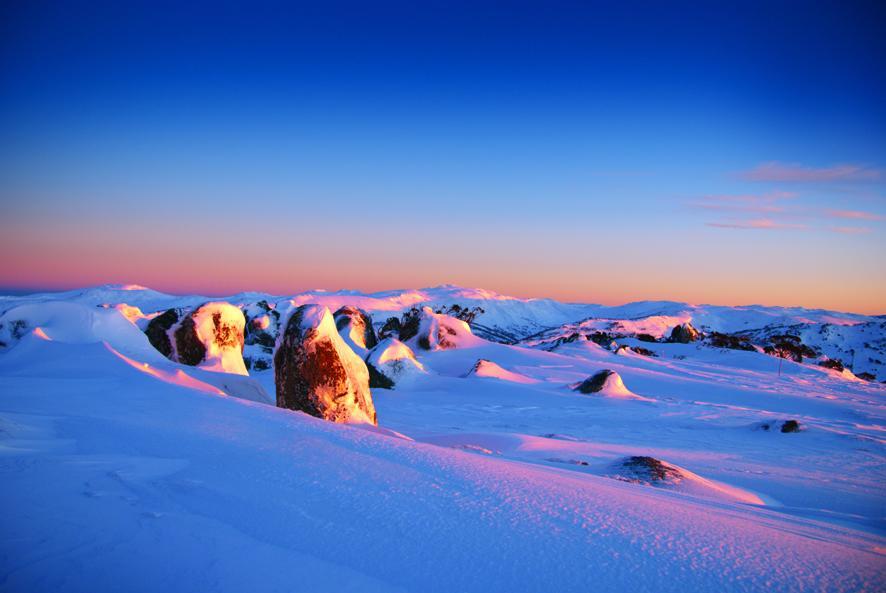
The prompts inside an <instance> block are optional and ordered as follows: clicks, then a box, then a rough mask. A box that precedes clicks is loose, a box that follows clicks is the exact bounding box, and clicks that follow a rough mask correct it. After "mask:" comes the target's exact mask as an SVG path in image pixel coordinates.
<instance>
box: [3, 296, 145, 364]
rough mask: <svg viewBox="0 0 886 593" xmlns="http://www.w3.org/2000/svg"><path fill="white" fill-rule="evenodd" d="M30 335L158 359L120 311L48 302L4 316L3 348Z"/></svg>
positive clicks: (21, 307)
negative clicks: (104, 344)
mask: <svg viewBox="0 0 886 593" xmlns="http://www.w3.org/2000/svg"><path fill="white" fill-rule="evenodd" d="M29 334H30V335H34V336H36V337H38V338H40V339H43V340H48V341H53V342H62V343H66V344H94V343H99V342H107V343H108V344H110V345H112V346H113V347H114V348H115V349H117V350H119V351H121V352H126V353H129V354H133V355H138V356H139V357H141V358H144V359H147V360H154V359H156V358H157V353H156V352H155V351H154V349H153V348H151V345H150V344H149V343H148V341H147V339H146V338H145V336H144V334H142V332H141V331H139V329H138V328H137V327H136V326H134V325H133V324H132V323H130V321H129V320H127V319H126V317H124V316H123V314H122V313H121V312H120V311H119V310H117V309H108V308H100V307H89V306H86V305H81V304H79V303H71V302H63V301H45V302H43V303H39V304H27V305H20V306H18V307H13V308H12V309H9V310H8V311H6V312H5V313H4V314H3V315H2V316H0V347H6V348H10V347H12V346H14V345H15V344H17V343H18V342H19V341H20V340H21V339H22V338H24V337H25V336H27V335H29Z"/></svg>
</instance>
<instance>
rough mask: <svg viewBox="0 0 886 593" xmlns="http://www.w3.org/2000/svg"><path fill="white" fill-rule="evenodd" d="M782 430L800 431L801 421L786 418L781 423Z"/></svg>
mask: <svg viewBox="0 0 886 593" xmlns="http://www.w3.org/2000/svg"><path fill="white" fill-rule="evenodd" d="M781 431H782V432H800V423H799V422H797V421H796V420H785V421H784V423H783V424H782V425H781Z"/></svg>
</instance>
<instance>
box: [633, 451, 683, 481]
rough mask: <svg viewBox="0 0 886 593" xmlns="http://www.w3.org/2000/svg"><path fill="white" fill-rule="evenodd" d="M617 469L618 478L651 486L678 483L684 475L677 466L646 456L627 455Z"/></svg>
mask: <svg viewBox="0 0 886 593" xmlns="http://www.w3.org/2000/svg"><path fill="white" fill-rule="evenodd" d="M617 469H618V470H620V471H619V472H618V475H617V476H616V477H618V478H620V479H623V480H626V481H629V482H639V483H642V484H651V485H653V486H662V485H674V484H679V483H680V482H682V481H683V479H684V477H685V476H684V475H683V473H682V472H681V471H680V470H679V468H676V467H674V466H672V465H670V464H669V463H666V462H664V461H662V460H660V459H656V458H655V457H647V456H632V457H628V458H627V459H625V460H624V461H622V462H621V464H620V465H618V466H617Z"/></svg>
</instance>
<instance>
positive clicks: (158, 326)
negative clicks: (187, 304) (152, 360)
mask: <svg viewBox="0 0 886 593" xmlns="http://www.w3.org/2000/svg"><path fill="white" fill-rule="evenodd" d="M181 315H182V312H181V310H180V309H169V310H167V311H165V312H163V313H161V314H160V315H157V316H156V317H154V318H153V319H151V321H150V322H148V326H147V327H146V328H145V335H146V336H147V337H148V341H149V342H150V343H151V345H152V346H153V347H154V348H156V349H157V350H158V351H159V352H160V353H161V354H162V355H163V356H165V357H166V358H171V357H172V340H170V339H169V330H170V329H172V326H174V325H175V324H176V323H178V319H179V317H180V316H181Z"/></svg>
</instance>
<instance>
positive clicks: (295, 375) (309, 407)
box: [274, 305, 377, 424]
mask: <svg viewBox="0 0 886 593" xmlns="http://www.w3.org/2000/svg"><path fill="white" fill-rule="evenodd" d="M274 383H275V386H276V390H277V407H280V408H288V409H290V410H300V411H302V412H305V413H307V414H310V415H312V416H316V417H318V418H323V419H325V420H330V421H332V422H356V423H371V424H376V423H377V420H376V412H375V406H374V405H373V403H372V395H371V393H370V390H369V370H368V369H367V367H366V363H365V362H364V361H363V359H361V358H360V357H359V356H357V354H355V353H354V351H353V350H351V348H350V347H348V345H347V344H346V343H345V342H344V340H343V339H342V337H341V336H340V335H339V333H338V329H337V328H336V326H335V321H334V319H333V317H332V314H331V313H330V312H329V309H328V308H326V307H324V306H320V305H302V306H300V307H298V308H297V309H295V311H293V313H292V315H291V316H290V318H289V320H288V322H287V323H286V325H285V329H284V331H283V336H282V338H281V340H280V344H279V346H278V347H277V352H276V353H275V355H274Z"/></svg>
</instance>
